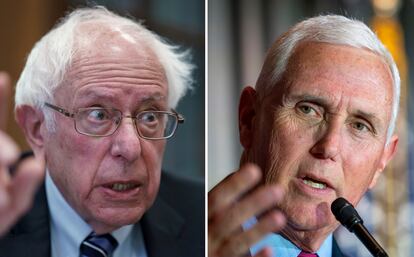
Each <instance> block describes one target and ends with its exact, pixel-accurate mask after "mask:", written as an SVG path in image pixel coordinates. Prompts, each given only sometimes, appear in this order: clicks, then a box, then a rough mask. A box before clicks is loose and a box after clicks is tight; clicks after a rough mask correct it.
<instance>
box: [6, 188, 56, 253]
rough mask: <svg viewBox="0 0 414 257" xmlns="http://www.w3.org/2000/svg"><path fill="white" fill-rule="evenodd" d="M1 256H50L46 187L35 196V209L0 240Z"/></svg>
mask: <svg viewBox="0 0 414 257" xmlns="http://www.w3.org/2000/svg"><path fill="white" fill-rule="evenodd" d="M0 253H1V254H0V255H1V256H3V255H2V254H5V255H4V256H13V257H26V256H30V257H48V256H50V228H49V210H48V205H47V200H46V191H45V186H44V185H42V186H41V187H40V189H39V191H38V193H37V194H36V196H35V199H34V203H33V208H32V209H31V210H30V211H29V212H28V213H27V214H26V215H25V216H24V217H23V218H22V219H21V220H20V221H19V223H18V224H17V225H15V226H14V227H13V228H12V229H11V230H10V232H9V233H8V234H7V235H6V236H5V237H4V238H1V240H0Z"/></svg>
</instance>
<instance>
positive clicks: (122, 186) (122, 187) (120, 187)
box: [105, 183, 138, 192]
mask: <svg viewBox="0 0 414 257" xmlns="http://www.w3.org/2000/svg"><path fill="white" fill-rule="evenodd" d="M105 187H106V188H109V189H112V190H114V191H117V192H124V191H128V190H131V189H134V188H137V187H138V184H136V183H113V184H109V185H105Z"/></svg>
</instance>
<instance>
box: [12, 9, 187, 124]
mask: <svg viewBox="0 0 414 257" xmlns="http://www.w3.org/2000/svg"><path fill="white" fill-rule="evenodd" d="M87 22H93V23H97V24H99V29H98V31H97V32H96V31H95V34H96V33H100V32H103V33H104V32H105V31H114V32H115V31H117V32H119V33H122V34H123V36H124V37H125V36H126V37H127V38H129V39H132V40H130V41H131V42H136V41H135V40H133V39H140V40H143V41H144V42H145V43H146V46H147V47H149V48H150V49H151V50H152V51H153V52H154V54H155V55H156V56H157V58H158V61H159V62H160V64H161V66H162V67H163V69H164V72H165V75H166V78H167V81H168V105H169V107H171V108H174V107H175V106H176V105H177V103H178V101H179V100H180V99H181V98H182V97H183V96H184V95H185V93H186V91H187V89H189V88H191V83H192V78H191V73H192V70H193V68H194V67H193V65H192V64H190V63H189V61H188V59H189V53H188V51H179V49H178V47H177V46H173V45H171V44H168V43H166V42H165V40H163V39H162V38H161V37H160V36H158V35H156V34H155V33H153V32H152V31H150V30H148V29H147V28H145V27H144V26H143V25H142V24H140V23H138V22H136V21H133V20H131V19H128V18H124V17H121V16H119V15H116V14H114V13H112V12H110V11H108V10H107V9H106V8H105V7H102V6H96V7H93V8H82V9H77V10H75V11H73V12H72V13H70V14H69V15H67V16H66V17H65V18H63V20H62V21H61V22H59V23H58V24H57V25H56V26H55V27H54V28H53V29H52V30H51V31H50V32H49V33H47V34H46V35H45V36H44V37H43V38H42V39H40V41H38V42H37V43H36V45H35V46H34V48H33V49H32V51H31V52H30V54H29V56H28V59H27V62H26V65H25V67H24V69H23V72H22V74H21V76H20V78H19V80H18V82H17V85H16V95H15V102H16V107H18V106H20V105H30V106H34V107H36V108H38V109H43V107H44V102H52V103H53V93H54V92H55V90H56V89H57V88H58V87H59V86H60V85H61V84H62V81H63V79H64V77H65V74H66V73H67V72H68V70H69V67H70V65H71V63H72V61H73V58H74V55H75V53H76V52H78V51H79V50H80V49H79V48H81V47H82V45H83V44H82V42H84V41H85V40H94V39H95V38H94V37H95V36H96V35H95V36H94V35H89V34H88V33H81V32H80V31H79V30H81V28H80V27H81V25H82V24H84V23H87ZM85 37H89V38H87V39H85ZM135 44H136V43H135ZM44 113H45V112H44ZM45 118H46V121H47V122H46V124H48V128H49V129H53V127H54V125H53V124H54V122H52V121H53V116H49V115H47V113H45ZM51 123H53V124H51Z"/></svg>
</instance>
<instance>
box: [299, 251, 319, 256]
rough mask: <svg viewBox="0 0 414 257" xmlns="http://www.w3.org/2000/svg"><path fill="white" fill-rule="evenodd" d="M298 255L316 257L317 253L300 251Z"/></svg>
mask: <svg viewBox="0 0 414 257" xmlns="http://www.w3.org/2000/svg"><path fill="white" fill-rule="evenodd" d="M298 257H318V255H317V254H316V253H308V252H304V251H302V252H300V254H299V255H298Z"/></svg>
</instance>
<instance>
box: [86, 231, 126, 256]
mask: <svg viewBox="0 0 414 257" xmlns="http://www.w3.org/2000/svg"><path fill="white" fill-rule="evenodd" d="M117 246H118V242H117V241H116V239H115V238H114V237H113V236H111V235H110V234H105V235H99V236H98V235H96V234H95V232H92V233H90V234H89V236H87V237H86V238H85V240H83V242H82V244H81V245H80V254H79V257H109V256H111V255H112V252H113V251H114V250H115V248H116V247H117Z"/></svg>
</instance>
